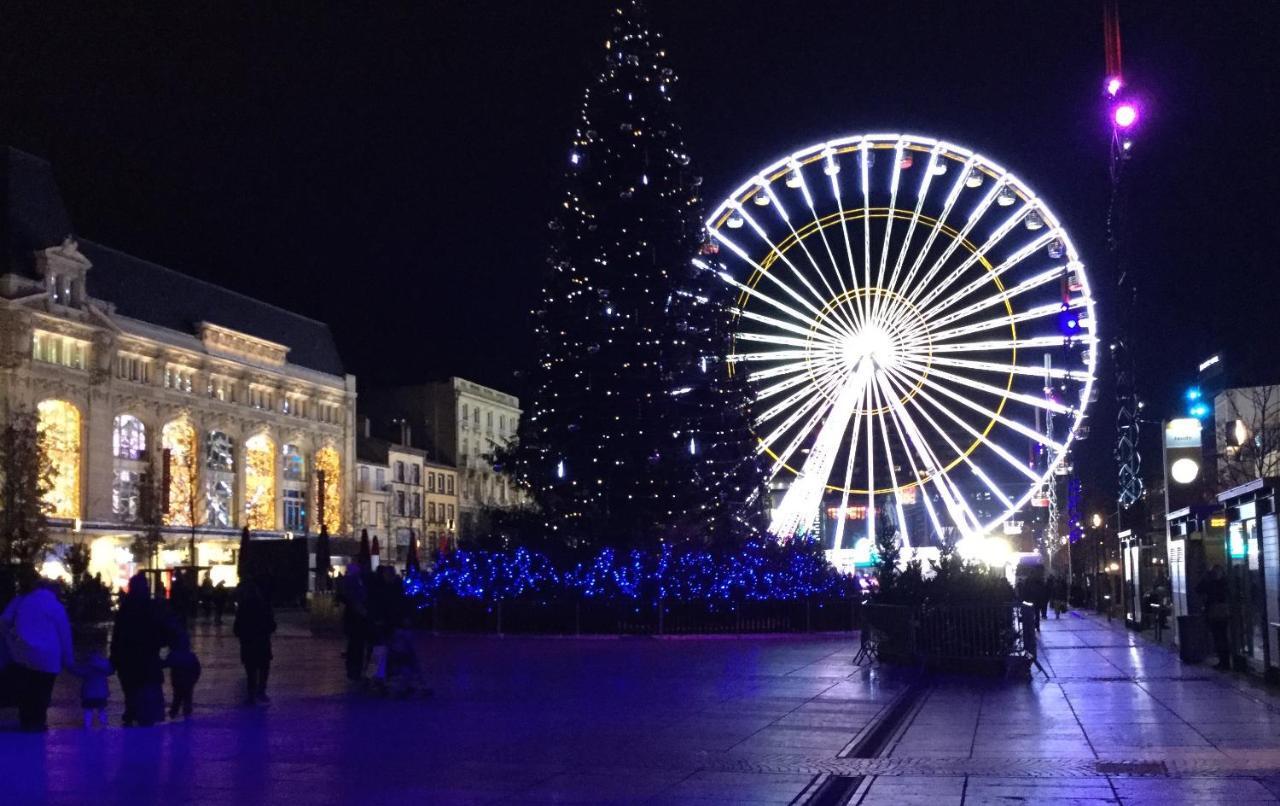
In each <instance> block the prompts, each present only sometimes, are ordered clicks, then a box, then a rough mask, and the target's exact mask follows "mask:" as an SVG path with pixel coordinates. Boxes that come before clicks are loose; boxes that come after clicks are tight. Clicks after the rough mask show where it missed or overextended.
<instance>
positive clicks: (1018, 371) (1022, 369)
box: [932, 356, 1092, 381]
mask: <svg viewBox="0 0 1280 806" xmlns="http://www.w3.org/2000/svg"><path fill="white" fill-rule="evenodd" d="M932 362H933V363H934V364H941V365H942V366H944V367H955V368H957V369H976V370H979V371H981V372H994V373H998V374H1000V375H1009V374H1011V373H1012V374H1014V375H1025V376H1028V377H1031V378H1044V377H1045V376H1046V375H1048V376H1049V377H1050V378H1054V379H1055V380H1061V379H1063V378H1069V379H1071V380H1073V381H1087V380H1089V379H1090V378H1091V377H1092V376H1091V375H1090V374H1089V373H1088V372H1084V371H1083V370H1077V369H1061V368H1059V367H1051V368H1049V369H1047V370H1046V369H1045V368H1044V367H1033V366H1024V365H1022V364H1001V363H999V362H998V361H971V360H968V359H965V358H944V357H942V356H934V357H933V358H932Z"/></svg>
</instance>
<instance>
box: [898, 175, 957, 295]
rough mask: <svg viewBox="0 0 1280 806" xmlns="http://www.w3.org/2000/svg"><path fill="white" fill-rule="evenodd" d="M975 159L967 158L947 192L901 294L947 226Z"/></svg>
mask: <svg viewBox="0 0 1280 806" xmlns="http://www.w3.org/2000/svg"><path fill="white" fill-rule="evenodd" d="M974 161H975V160H974V158H973V157H970V158H969V159H967V160H965V162H964V166H963V167H962V168H961V169H960V171H959V172H958V173H957V175H956V181H955V182H954V183H952V185H951V190H950V192H949V193H947V199H946V201H945V202H944V203H943V205H942V213H941V214H940V215H939V216H938V217H937V218H936V219H935V220H934V222H933V227H932V228H931V229H930V230H929V236H928V237H927V238H925V241H924V246H922V247H920V251H919V253H917V254H916V258H915V260H914V261H912V263H911V268H910V269H909V270H908V271H907V277H906V279H905V280H903V281H902V288H901V290H900V291H899V293H900V294H906V292H907V291H908V290H910V289H911V288H912V284H911V283H912V280H914V279H915V276H916V272H918V271H919V270H920V266H921V264H923V263H924V259H925V257H927V256H928V254H929V250H930V249H932V248H933V243H934V241H936V240H937V239H938V235H939V233H941V232H942V231H943V229H944V228H945V227H946V225H947V217H948V216H949V215H951V208H953V207H955V204H956V200H957V199H959V198H960V193H961V192H962V191H963V190H964V182H965V178H966V177H967V176H968V175H969V172H970V171H972V170H973V165H974Z"/></svg>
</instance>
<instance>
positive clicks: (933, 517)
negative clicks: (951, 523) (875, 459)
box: [889, 397, 943, 536]
mask: <svg viewBox="0 0 1280 806" xmlns="http://www.w3.org/2000/svg"><path fill="white" fill-rule="evenodd" d="M895 403H897V399H896V398H892V397H891V398H890V409H889V411H890V415H891V416H890V417H889V420H890V421H891V422H892V423H893V427H894V431H896V432H897V434H898V443H899V444H901V445H902V446H903V452H904V453H905V454H906V456H907V463H908V464H909V465H911V474H912V476H913V477H914V478H915V483H916V488H917V490H918V491H919V498H920V500H921V501H923V502H924V507H925V510H926V511H927V512H928V513H929V521H930V522H931V523H932V524H933V530H934V533H935V534H937V535H938V536H941V535H942V534H943V528H942V522H941V520H939V518H938V513H937V510H935V509H934V508H933V502H932V501H930V500H929V490H928V488H927V487H925V481H924V479H925V474H924V473H921V472H920V468H919V466H918V465H917V464H916V460H915V457H914V456H912V454H911V449H910V445H911V443H910V441H909V440H908V439H907V437H906V435H905V434H904V433H903V430H902V423H901V421H900V418H899V416H898V412H897V410H896V409H895V408H894V404H895Z"/></svg>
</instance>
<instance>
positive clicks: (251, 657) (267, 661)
mask: <svg viewBox="0 0 1280 806" xmlns="http://www.w3.org/2000/svg"><path fill="white" fill-rule="evenodd" d="M232 631H233V632H234V633H235V636H236V638H238V639H240V662H241V663H242V664H244V672H245V676H246V678H247V679H246V685H247V691H248V703H249V705H253V704H254V703H256V702H271V698H270V697H268V696H267V675H268V674H269V673H270V672H271V634H272V633H274V632H275V631H276V617H275V613H274V612H272V609H271V601H270V600H269V599H268V598H267V596H266V594H265V593H264V592H263V589H262V585H261V584H259V583H258V582H257V581H255V580H250V581H248V582H245V583H243V584H242V585H241V586H240V603H239V605H238V606H237V607H236V621H235V625H234V626H233V628H232Z"/></svg>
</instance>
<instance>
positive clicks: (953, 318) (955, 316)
mask: <svg viewBox="0 0 1280 806" xmlns="http://www.w3.org/2000/svg"><path fill="white" fill-rule="evenodd" d="M1065 271H1066V267H1065V266H1055V267H1054V268H1052V269H1049V270H1048V271H1043V272H1041V273H1040V274H1037V275H1036V276H1035V277H1032V278H1031V279H1029V280H1024V281H1022V282H1021V283H1018V284H1017V285H1015V286H1013V287H1012V288H1009V289H1006V290H1004V291H997V292H996V293H994V294H992V295H991V296H989V297H987V298H986V299H983V300H979V301H978V302H975V303H973V304H971V305H966V306H965V307H964V308H962V309H961V310H959V311H952V312H951V313H949V314H947V315H946V316H940V317H938V318H936V319H931V320H929V324H930V326H931V327H934V328H939V327H942V326H944V325H949V324H951V323H952V322H958V321H960V320H961V319H964V318H965V317H966V316H969V315H971V314H974V313H977V312H978V311H982V310H985V309H987V308H991V307H994V306H996V305H999V304H1000V303H1002V302H1009V301H1012V300H1014V299H1016V298H1017V297H1019V296H1021V295H1023V294H1025V293H1027V292H1029V291H1034V290H1035V289H1037V288H1039V287H1040V286H1042V285H1044V284H1045V283H1051V282H1053V281H1054V280H1057V279H1058V278H1059V277H1061V276H1062V275H1063V273H1064V272H1065Z"/></svg>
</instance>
